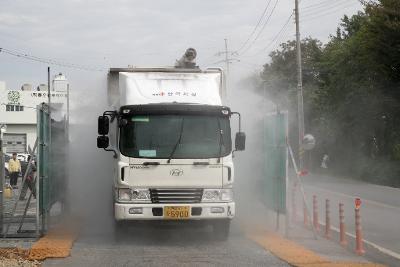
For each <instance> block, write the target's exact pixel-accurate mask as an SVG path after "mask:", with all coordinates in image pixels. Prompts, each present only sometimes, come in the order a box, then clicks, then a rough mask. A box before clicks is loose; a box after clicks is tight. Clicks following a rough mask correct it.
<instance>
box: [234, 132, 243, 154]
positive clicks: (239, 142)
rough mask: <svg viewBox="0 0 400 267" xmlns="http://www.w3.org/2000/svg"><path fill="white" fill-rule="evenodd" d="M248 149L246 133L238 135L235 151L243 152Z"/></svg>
mask: <svg viewBox="0 0 400 267" xmlns="http://www.w3.org/2000/svg"><path fill="white" fill-rule="evenodd" d="M245 149H246V134H245V133H244V132H238V133H236V138H235V150H237V151H243V150H245Z"/></svg>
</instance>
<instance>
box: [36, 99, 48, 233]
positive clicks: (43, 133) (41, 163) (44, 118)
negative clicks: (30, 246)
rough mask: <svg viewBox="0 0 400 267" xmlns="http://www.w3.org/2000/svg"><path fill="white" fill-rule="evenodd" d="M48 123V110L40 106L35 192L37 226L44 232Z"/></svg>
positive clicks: (46, 197) (46, 202) (38, 111)
mask: <svg viewBox="0 0 400 267" xmlns="http://www.w3.org/2000/svg"><path fill="white" fill-rule="evenodd" d="M50 134H51V132H50V123H49V108H48V106H47V105H46V104H41V105H39V106H38V109H37V135H38V136H37V137H38V155H37V170H38V174H37V178H38V179H39V183H37V186H38V188H37V192H39V194H38V197H39V208H38V218H37V219H38V225H41V227H40V229H41V231H45V230H46V225H47V214H48V213H49V211H50V205H49V198H50V197H49V195H50V192H49V188H50V177H49V174H50V166H51V165H50V164H49V160H50Z"/></svg>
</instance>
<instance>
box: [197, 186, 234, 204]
mask: <svg viewBox="0 0 400 267" xmlns="http://www.w3.org/2000/svg"><path fill="white" fill-rule="evenodd" d="M232 200H233V191H232V189H204V191H203V198H202V200H201V201H202V202H230V201H232Z"/></svg>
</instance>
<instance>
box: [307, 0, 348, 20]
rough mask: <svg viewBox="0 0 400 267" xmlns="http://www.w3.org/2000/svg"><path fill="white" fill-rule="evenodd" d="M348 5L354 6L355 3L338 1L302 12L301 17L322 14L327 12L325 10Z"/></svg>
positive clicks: (344, 0)
mask: <svg viewBox="0 0 400 267" xmlns="http://www.w3.org/2000/svg"><path fill="white" fill-rule="evenodd" d="M349 4H350V5H354V4H356V2H349V1H347V0H338V1H336V2H332V3H328V4H326V5H324V6H320V7H316V8H313V9H307V10H305V11H304V12H302V17H304V16H309V15H313V14H317V13H320V12H324V11H327V10H331V9H332V8H338V7H341V6H346V5H349Z"/></svg>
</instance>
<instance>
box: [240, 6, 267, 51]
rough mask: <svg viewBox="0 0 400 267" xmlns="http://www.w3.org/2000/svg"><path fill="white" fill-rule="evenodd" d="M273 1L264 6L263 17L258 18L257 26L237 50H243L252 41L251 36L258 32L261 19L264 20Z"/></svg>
mask: <svg viewBox="0 0 400 267" xmlns="http://www.w3.org/2000/svg"><path fill="white" fill-rule="evenodd" d="M271 1H272V0H269V1H268V3H267V6H266V7H265V8H264V11H263V13H262V14H261V17H260V19H259V20H258V22H257V24H256V26H255V27H254V29H253V31H252V32H251V33H250V35H249V37H247V40H246V41H245V42H244V43H243V44H242V46H241V47H240V48H239V49H238V50H236V52H239V51H240V50H242V49H243V48H244V47H245V46H246V45H247V43H248V42H249V41H250V38H251V37H252V36H253V34H254V33H255V32H256V30H257V28H258V26H260V24H261V21H262V20H263V18H264V16H265V14H266V13H267V10H268V7H269V5H270V4H271Z"/></svg>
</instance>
